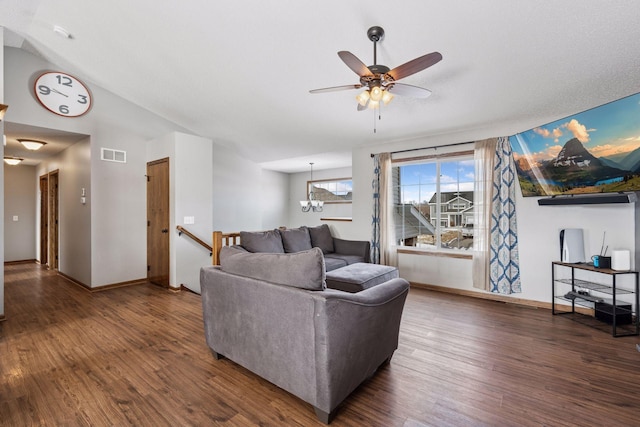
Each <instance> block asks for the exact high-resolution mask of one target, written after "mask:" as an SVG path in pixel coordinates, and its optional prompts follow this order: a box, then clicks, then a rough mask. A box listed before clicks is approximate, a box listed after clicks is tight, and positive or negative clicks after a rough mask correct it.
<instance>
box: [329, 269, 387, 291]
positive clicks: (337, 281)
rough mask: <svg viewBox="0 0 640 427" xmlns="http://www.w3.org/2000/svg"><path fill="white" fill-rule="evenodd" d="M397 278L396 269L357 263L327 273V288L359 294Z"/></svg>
mask: <svg viewBox="0 0 640 427" xmlns="http://www.w3.org/2000/svg"><path fill="white" fill-rule="evenodd" d="M396 277H398V269H397V268H395V267H390V266H388V265H379V264H368V263H364V262H357V263H355V264H349V265H347V266H345V267H341V268H338V269H337V270H332V271H328V272H327V288H331V289H338V290H341V291H346V292H351V293H355V292H360V291H362V290H364V289H369V288H370V287H372V286H375V285H379V284H380V283H384V282H386V281H388V280H391V279H395V278H396Z"/></svg>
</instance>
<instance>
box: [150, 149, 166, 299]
mask: <svg viewBox="0 0 640 427" xmlns="http://www.w3.org/2000/svg"><path fill="white" fill-rule="evenodd" d="M147 280H149V281H150V282H151V283H154V284H156V285H160V286H164V287H169V159H168V158H165V159H160V160H155V161H153V162H149V163H147Z"/></svg>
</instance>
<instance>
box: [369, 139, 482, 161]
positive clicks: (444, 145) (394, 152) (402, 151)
mask: <svg viewBox="0 0 640 427" xmlns="http://www.w3.org/2000/svg"><path fill="white" fill-rule="evenodd" d="M465 144H473V141H468V142H454V143H452V144H443V145H436V146H434V147H421V148H409V149H408V150H398V151H391V152H390V153H389V154H398V153H408V152H411V151H420V150H429V149H434V150H436V149H438V148H443V147H454V146H456V145H465ZM378 154H379V153H378ZM373 156H375V154H374V153H371V157H373Z"/></svg>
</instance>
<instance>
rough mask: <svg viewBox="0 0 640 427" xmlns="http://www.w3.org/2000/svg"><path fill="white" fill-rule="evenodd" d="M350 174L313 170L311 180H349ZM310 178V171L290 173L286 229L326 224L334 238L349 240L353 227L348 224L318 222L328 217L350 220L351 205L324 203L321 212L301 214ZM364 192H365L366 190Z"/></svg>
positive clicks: (334, 170)
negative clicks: (301, 202)
mask: <svg viewBox="0 0 640 427" xmlns="http://www.w3.org/2000/svg"><path fill="white" fill-rule="evenodd" d="M351 174H352V169H351V168H336V169H323V170H314V171H313V179H314V180H317V179H340V178H350V177H351ZM310 177H311V175H310V171H307V172H300V173H292V174H290V175H289V194H290V198H289V201H288V206H289V223H288V224H286V225H287V227H300V226H301V225H307V226H316V225H320V224H322V223H326V224H328V225H329V228H331V233H332V234H333V235H334V236H335V237H340V238H343V239H351V238H352V236H353V234H352V233H351V231H352V230H353V227H352V226H351V223H350V222H345V221H321V220H320V219H321V218H328V217H334V218H335V217H340V218H345V217H346V218H351V216H352V211H353V208H352V204H351V203H325V204H324V208H323V211H322V212H313V211H309V212H302V209H301V208H300V200H306V199H307V181H309V179H310ZM354 187H355V184H354ZM364 191H367V189H365V190H364ZM353 197H354V198H355V197H356V189H355V188H354V190H353Z"/></svg>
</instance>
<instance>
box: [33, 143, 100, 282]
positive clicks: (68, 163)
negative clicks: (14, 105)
mask: <svg viewBox="0 0 640 427" xmlns="http://www.w3.org/2000/svg"><path fill="white" fill-rule="evenodd" d="M55 170H57V171H58V200H59V222H58V229H59V232H58V233H59V234H58V236H59V237H58V254H59V257H58V271H60V272H61V273H64V274H65V275H67V276H69V277H71V278H73V279H75V280H76V281H78V282H79V283H82V284H83V285H86V286H90V285H91V205H92V204H91V142H90V140H89V138H86V139H84V140H82V141H79V142H77V143H75V144H73V145H72V146H70V147H69V148H67V149H66V150H64V151H62V152H60V153H58V154H57V155H56V156H53V157H50V158H48V159H46V160H44V161H42V162H41V163H40V164H38V165H37V166H36V167H35V173H34V176H33V180H32V182H31V185H32V188H33V189H35V191H36V198H35V200H36V206H35V208H34V214H35V216H36V219H35V225H34V232H35V234H36V239H35V240H36V244H35V251H34V254H33V255H34V256H35V258H36V259H39V258H40V216H39V212H40V198H39V196H38V195H39V177H40V176H42V175H45V174H47V173H49V172H52V171H55ZM83 188H84V189H85V194H86V196H85V198H86V203H85V204H82V203H81V200H80V197H81V194H82V189H83Z"/></svg>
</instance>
